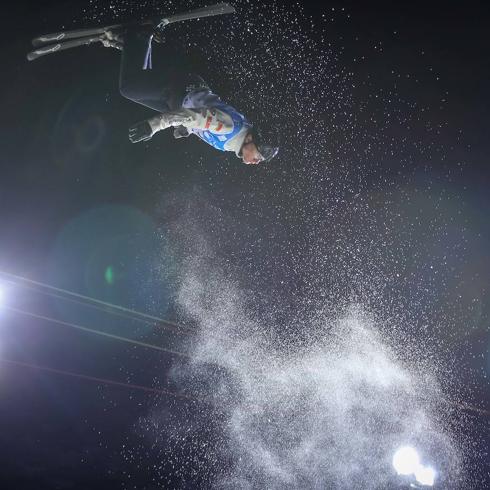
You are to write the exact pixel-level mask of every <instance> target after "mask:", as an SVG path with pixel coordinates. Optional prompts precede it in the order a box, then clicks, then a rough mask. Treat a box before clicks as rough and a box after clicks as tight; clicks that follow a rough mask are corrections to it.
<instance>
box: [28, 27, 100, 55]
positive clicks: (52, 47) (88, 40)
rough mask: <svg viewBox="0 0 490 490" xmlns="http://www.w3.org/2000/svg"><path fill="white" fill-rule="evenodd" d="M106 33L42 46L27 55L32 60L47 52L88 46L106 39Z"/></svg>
mask: <svg viewBox="0 0 490 490" xmlns="http://www.w3.org/2000/svg"><path fill="white" fill-rule="evenodd" d="M104 35H105V34H104V33H102V34H99V35H92V36H85V37H80V38H78V39H71V40H68V41H65V42H60V43H56V44H49V45H46V46H41V47H39V48H38V49H36V50H35V51H31V52H30V53H29V54H28V55H27V59H28V60H29V61H32V60H35V59H37V58H40V57H41V56H45V55H47V54H52V53H57V52H59V51H64V50H65V49H71V48H77V47H78V46H87V45H89V44H93V43H96V42H100V41H102V39H104Z"/></svg>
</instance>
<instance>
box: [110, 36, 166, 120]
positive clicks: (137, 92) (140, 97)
mask: <svg viewBox="0 0 490 490" xmlns="http://www.w3.org/2000/svg"><path fill="white" fill-rule="evenodd" d="M151 35H152V32H151V31H150V30H148V29H146V30H141V29H132V30H129V31H128V32H127V33H126V34H125V35H124V48H123V53H122V60H121V72H120V78H119V90H120V92H121V95H122V96H123V97H126V98H127V99H130V100H132V101H134V102H137V103H138V104H142V105H144V106H146V107H150V108H151V109H154V110H156V111H159V112H165V111H168V110H170V107H169V104H168V102H169V96H170V93H169V92H170V88H171V87H169V86H168V85H169V83H168V82H169V80H168V78H169V76H168V75H169V74H167V73H165V72H164V71H162V70H161V69H155V70H154V69H153V67H152V66H151ZM149 55H150V58H149Z"/></svg>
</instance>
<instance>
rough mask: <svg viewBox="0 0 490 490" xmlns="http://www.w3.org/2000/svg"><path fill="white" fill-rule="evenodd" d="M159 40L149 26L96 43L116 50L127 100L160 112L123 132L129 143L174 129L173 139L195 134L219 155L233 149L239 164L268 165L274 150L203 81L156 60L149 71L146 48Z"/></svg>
mask: <svg viewBox="0 0 490 490" xmlns="http://www.w3.org/2000/svg"><path fill="white" fill-rule="evenodd" d="M155 40H160V42H161V37H160V34H159V32H158V31H155V30H154V28H152V27H151V26H146V27H141V26H139V27H133V28H129V29H127V30H126V32H124V33H123V34H122V33H118V32H117V31H116V32H111V31H108V32H107V33H106V36H105V39H103V40H102V43H103V45H104V46H106V47H114V48H117V49H120V50H122V60H121V72H120V83H119V88H120V92H121V95H123V96H124V97H126V98H127V99H129V100H132V101H134V102H137V103H138V104H142V105H144V106H146V107H149V108H151V109H154V110H156V111H158V112H160V114H159V115H158V116H155V117H152V118H150V119H148V120H146V121H142V122H139V123H137V124H135V125H134V126H132V127H131V128H130V129H129V139H130V140H131V141H132V142H133V143H138V142H140V141H147V140H149V139H151V138H152V137H153V135H154V134H155V133H157V132H158V131H161V130H164V129H167V128H174V137H175V138H182V137H187V136H189V135H190V134H195V135H196V136H198V137H199V138H201V139H202V140H203V141H205V142H206V143H208V144H209V145H211V146H213V147H214V148H216V149H218V150H221V151H233V152H234V153H235V154H236V156H237V157H239V158H241V159H242V161H243V162H244V163H245V164H258V163H260V162H265V161H269V160H271V159H272V158H274V156H275V155H276V154H277V152H278V150H279V148H278V147H277V146H274V145H271V144H269V143H268V142H267V143H266V142H264V141H263V140H262V138H261V135H260V133H259V131H257V130H256V129H255V128H254V126H253V125H252V124H251V123H250V122H249V121H248V120H247V119H246V117H245V116H244V115H242V114H241V113H240V112H238V111H237V110H236V109H234V108H233V107H231V106H230V105H228V104H226V103H225V102H223V101H222V100H221V99H220V98H219V97H218V96H217V95H216V94H214V93H213V92H212V91H211V89H210V88H209V87H208V85H207V84H206V83H205V82H204V80H203V79H202V78H201V77H199V76H197V75H194V74H191V73H188V72H187V71H185V70H183V69H181V68H178V67H176V66H175V65H172V63H171V60H170V59H162V60H161V64H160V65H159V66H158V67H155V69H153V68H154V67H153V60H152V45H153V42H154V41H155Z"/></svg>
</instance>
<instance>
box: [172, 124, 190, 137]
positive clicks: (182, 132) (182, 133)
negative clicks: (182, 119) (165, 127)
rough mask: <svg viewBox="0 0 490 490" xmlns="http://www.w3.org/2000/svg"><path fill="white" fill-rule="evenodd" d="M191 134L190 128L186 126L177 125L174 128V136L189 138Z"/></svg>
mask: <svg viewBox="0 0 490 490" xmlns="http://www.w3.org/2000/svg"><path fill="white" fill-rule="evenodd" d="M189 135H190V133H189V130H188V129H187V128H186V127H185V126H177V127H176V128H175V129H174V138H175V139H179V138H187V137H188V136H189Z"/></svg>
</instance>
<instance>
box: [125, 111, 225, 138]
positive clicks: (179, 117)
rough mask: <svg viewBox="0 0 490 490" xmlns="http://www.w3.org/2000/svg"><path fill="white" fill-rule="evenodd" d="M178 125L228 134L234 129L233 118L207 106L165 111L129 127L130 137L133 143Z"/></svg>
mask: <svg viewBox="0 0 490 490" xmlns="http://www.w3.org/2000/svg"><path fill="white" fill-rule="evenodd" d="M177 126H183V127H184V128H187V129H189V130H190V129H200V130H203V131H204V130H207V131H210V132H211V133H215V134H226V133H230V132H231V131H233V119H232V118H231V116H229V115H228V114H226V113H225V112H223V111H221V110H219V109H216V108H205V109H202V110H200V111H197V110H192V109H181V110H179V111H174V112H165V113H163V114H160V115H158V116H156V117H153V118H151V119H148V120H147V121H142V122H140V123H137V124H135V125H134V126H132V127H131V128H130V129H129V139H130V140H131V141H132V142H133V143H137V142H139V141H146V140H149V139H150V138H151V137H152V136H153V135H154V134H155V133H156V132H158V131H162V130H163V129H167V128H170V127H177Z"/></svg>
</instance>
